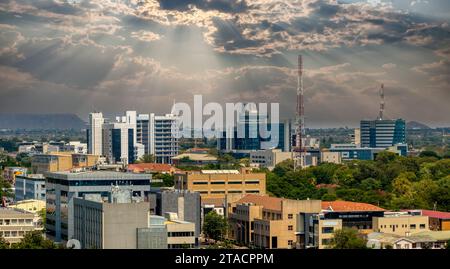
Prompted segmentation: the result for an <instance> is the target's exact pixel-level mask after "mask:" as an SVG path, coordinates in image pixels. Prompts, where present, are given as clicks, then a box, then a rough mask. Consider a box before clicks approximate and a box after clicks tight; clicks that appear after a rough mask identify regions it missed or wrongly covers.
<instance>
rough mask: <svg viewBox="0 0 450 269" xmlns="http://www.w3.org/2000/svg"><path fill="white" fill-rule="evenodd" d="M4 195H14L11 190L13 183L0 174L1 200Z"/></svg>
mask: <svg viewBox="0 0 450 269" xmlns="http://www.w3.org/2000/svg"><path fill="white" fill-rule="evenodd" d="M3 197H14V193H13V192H12V191H11V183H9V182H8V181H6V179H4V178H3V176H2V175H1V174H0V202H1V199H2V198H3Z"/></svg>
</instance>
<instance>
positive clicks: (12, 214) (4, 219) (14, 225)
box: [0, 207, 39, 244]
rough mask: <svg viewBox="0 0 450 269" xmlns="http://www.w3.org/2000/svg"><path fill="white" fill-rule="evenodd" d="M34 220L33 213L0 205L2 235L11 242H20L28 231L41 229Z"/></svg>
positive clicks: (0, 232)
mask: <svg viewBox="0 0 450 269" xmlns="http://www.w3.org/2000/svg"><path fill="white" fill-rule="evenodd" d="M33 220H34V214H33V213H30V212H27V211H24V210H20V209H17V208H4V207H0V237H2V238H4V239H5V240H6V242H8V243H10V244H14V243H19V242H20V240H22V238H23V237H24V236H25V234H26V233H28V232H31V231H34V230H37V229H39V227H37V226H36V225H35V223H34V222H33Z"/></svg>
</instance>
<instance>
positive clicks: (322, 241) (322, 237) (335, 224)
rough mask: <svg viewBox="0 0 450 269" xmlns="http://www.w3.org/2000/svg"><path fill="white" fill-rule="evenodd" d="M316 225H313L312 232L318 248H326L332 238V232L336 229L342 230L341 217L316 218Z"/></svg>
mask: <svg viewBox="0 0 450 269" xmlns="http://www.w3.org/2000/svg"><path fill="white" fill-rule="evenodd" d="M317 222H318V225H317V226H315V229H314V233H315V234H316V235H317V236H316V237H315V240H316V245H317V246H318V247H319V249H324V248H327V247H328V245H329V244H330V243H331V240H332V239H333V236H334V235H333V233H334V232H335V231H337V230H342V220H341V219H320V218H319V219H318V221H317Z"/></svg>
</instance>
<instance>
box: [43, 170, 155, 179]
mask: <svg viewBox="0 0 450 269" xmlns="http://www.w3.org/2000/svg"><path fill="white" fill-rule="evenodd" d="M45 177H47V178H53V179H63V180H77V179H100V180H101V179H104V180H109V179H125V180H137V179H147V180H151V179H152V176H151V175H149V174H134V173H125V172H115V171H81V172H73V171H60V172H46V173H45Z"/></svg>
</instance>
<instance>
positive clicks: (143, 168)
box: [128, 163, 178, 173]
mask: <svg viewBox="0 0 450 269" xmlns="http://www.w3.org/2000/svg"><path fill="white" fill-rule="evenodd" d="M128 170H129V171H132V172H134V173H141V172H147V171H148V172H171V171H175V170H176V171H178V169H177V168H175V167H173V166H172V165H170V164H166V163H137V164H129V165H128Z"/></svg>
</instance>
